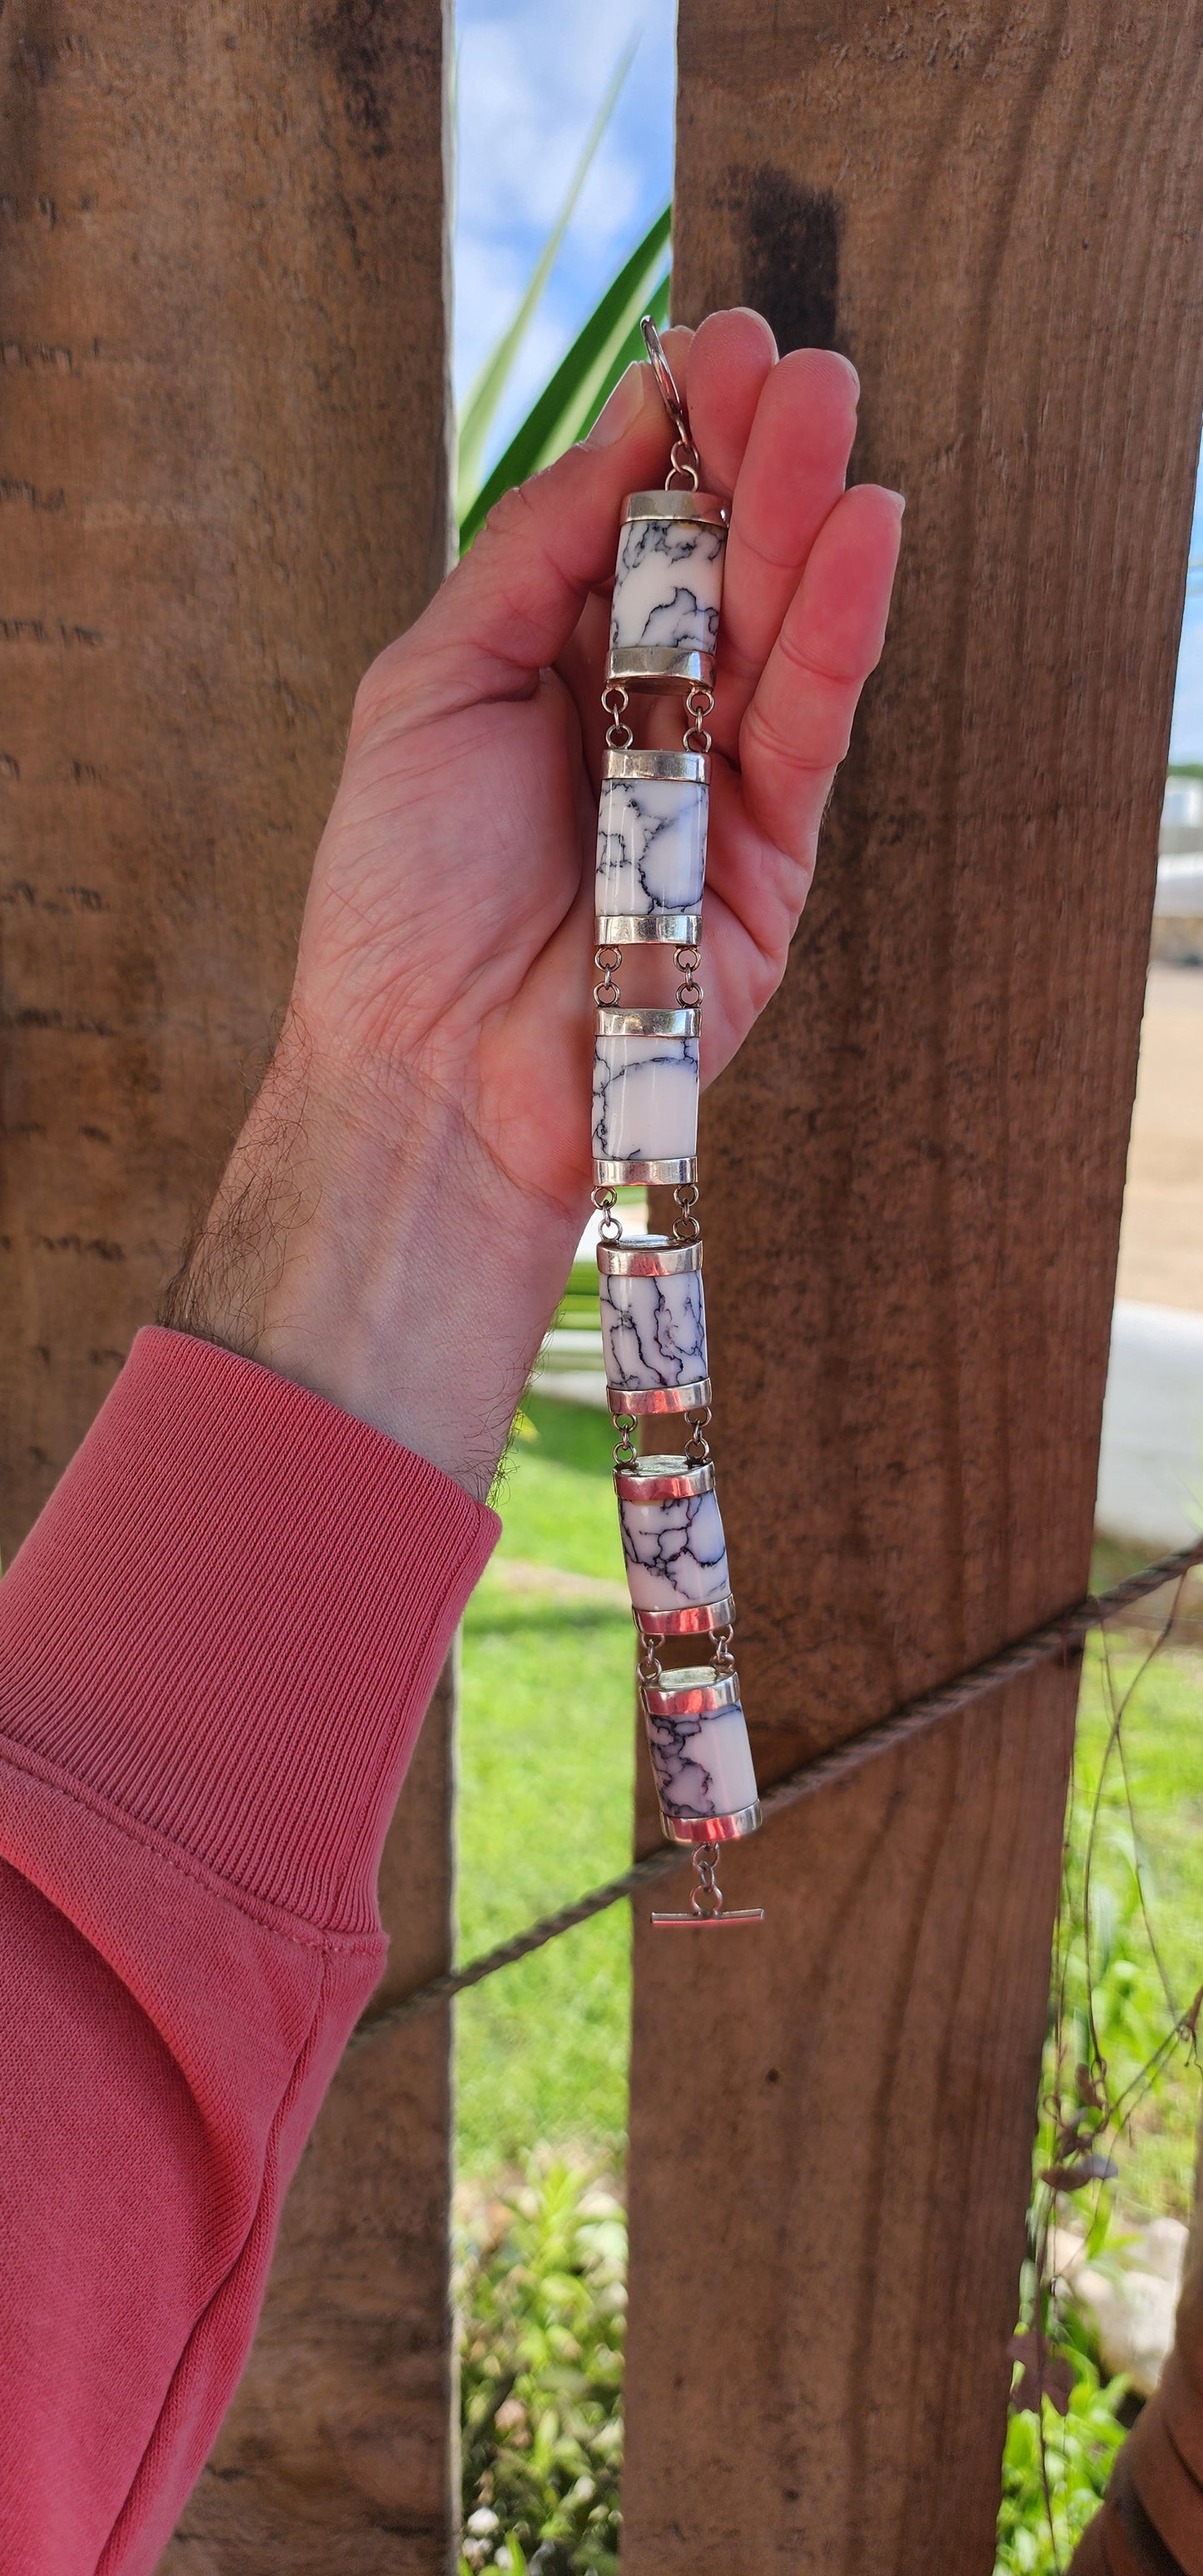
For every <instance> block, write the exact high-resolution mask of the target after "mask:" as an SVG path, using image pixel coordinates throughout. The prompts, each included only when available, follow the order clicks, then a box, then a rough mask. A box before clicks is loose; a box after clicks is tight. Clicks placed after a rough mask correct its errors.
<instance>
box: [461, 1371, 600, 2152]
mask: <svg viewBox="0 0 1203 2576" xmlns="http://www.w3.org/2000/svg"><path fill="white" fill-rule="evenodd" d="M527 1411H528V1415H529V1418H530V1421H531V1424H532V1427H533V1429H534V1431H535V1433H536V1437H535V1439H534V1440H531V1441H526V1440H519V1441H516V1442H515V1444H514V1447H513V1450H512V1452H511V1454H510V1458H509V1460H508V1462H507V1468H506V1474H505V1481H504V1487H503V1490H502V1492H501V1494H500V1497H499V1499H498V1509H499V1510H500V1512H501V1513H502V1516H503V1521H504V1534H503V1537H502V1539H501V1543H500V1546H499V1549H498V1555H499V1557H501V1558H505V1557H517V1558H520V1559H523V1560H524V1561H525V1562H526V1563H528V1564H535V1565H545V1566H550V1567H557V1568H560V1569H563V1570H565V1571H567V1572H569V1573H572V1574H585V1575H593V1576H598V1577H601V1578H603V1579H609V1580H613V1581H615V1582H621V1580H622V1549H621V1546H620V1544H619V1539H618V1533H617V1523H616V1516H615V1511H614V1488H613V1485H612V1483H611V1480H610V1468H611V1454H612V1449H613V1433H612V1431H611V1429H610V1424H609V1421H608V1419H607V1418H606V1416H605V1415H603V1414H600V1413H597V1412H594V1411H591V1410H590V1409H589V1408H587V1407H586V1406H583V1405H567V1404H559V1403H557V1402H555V1401H554V1400H549V1399H547V1398H540V1397H539V1396H533V1397H531V1398H530V1400H529V1403H528V1407H527ZM634 1708H635V1699H634V1640H633V1635H632V1629H631V1622H630V1619H629V1618H628V1616H627V1614H626V1612H625V1611H623V1610H620V1609H614V1610H611V1609H608V1608H605V1607H602V1608H600V1609H599V1608H598V1607H596V1606H595V1604H594V1603H592V1602H578V1601H572V1600H568V1601H561V1600H556V1599H549V1598H548V1597H547V1596H546V1595H542V1596H541V1595H538V1594H536V1595H529V1594H516V1593H514V1592H511V1591H508V1590H507V1589H506V1587H505V1584H504V1582H503V1580H502V1578H501V1575H500V1574H499V1573H497V1572H495V1571H493V1570H492V1569H490V1571H489V1572H488V1573H487V1574H486V1575H485V1578H484V1581H483V1582H482V1583H481V1585H480V1587H479V1589H478V1591H477V1592H476V1593H475V1595H474V1597H473V1599H472V1601H471V1602H470V1603H469V1606H468V1612H467V1616H466V1618H465V1621H464V1644H463V1667H462V1684H461V1705H460V1786H459V1837H460V1842H459V1916H460V1950H461V1955H462V1956H464V1957H470V1956H472V1955H473V1954H474V1953H475V1952H476V1951H479V1950H484V1949H488V1948H489V1947H490V1946H491V1945H492V1944H493V1943H494V1942H496V1941H503V1940H505V1939H506V1937H507V1935H508V1934H509V1933H511V1932H514V1931H516V1930H517V1929H518V1928H519V1927H520V1926H521V1925H522V1924H524V1923H526V1922H528V1921H529V1920H530V1919H531V1918H532V1917H533V1916H535V1915H538V1914H545V1913H549V1912H550V1911H552V1909H553V1908H554V1907H556V1906H557V1905H560V1904H562V1903H563V1902H564V1901H565V1900H566V1899H567V1898H569V1897H572V1896H576V1895H579V1894H581V1893H582V1892H583V1890H584V1889H586V1888H588V1887H591V1886H594V1885H595V1884H596V1883H597V1882H598V1880H600V1879H604V1878H610V1877H613V1876H615V1875H616V1873H617V1872H618V1871H619V1870H621V1869H623V1868H625V1866H626V1864H627V1862H628V1860H629V1859H630V1853H631V1802H632V1783H633V1776H634V1725H635V1716H634ZM630 1990H631V1972H630V1922H629V1912H628V1908H627V1907H626V1906H625V1905H624V1906H615V1907H614V1908H613V1910H612V1911H611V1912H610V1913H608V1914H604V1915H601V1916H599V1917H598V1919H597V1920H596V1921H595V1922H592V1923H586V1924H582V1925H581V1926H580V1927H579V1929H578V1930H577V1931H575V1932H570V1933H566V1934H565V1935H564V1936H563V1937H562V1938H561V1939H560V1940H558V1941H554V1942H551V1943H550V1944H549V1945H548V1947H547V1948H546V1949H544V1950H540V1951H536V1952H535V1953H534V1954H533V1955H532V1956H531V1957H530V1958H528V1959H524V1960H522V1961H521V1962H520V1963H519V1964H518V1966H516V1967H514V1968H507V1969H505V1970H503V1971H502V1973H501V1974H500V1975H499V1976H496V1977H492V1978H490V1979H489V1980H488V1982H487V1983H486V1984H485V1985H483V1986H480V1987H478V1988H476V1989H475V1990H474V1991H473V1992H471V1993H469V1994H468V1995H466V1996H464V1998H463V1999H462V2001H461V2003H460V2004H459V2006H458V2008H457V2054H458V2090H459V2163H460V2171H461V2173H462V2174H464V2175H467V2176H472V2175H479V2174H484V2173H488V2172H489V2171H490V2170H495V2169H496V2168H497V2167H499V2166H506V2165H513V2164H517V2163H518V2162H520V2161H521V2159H522V2158H523V2157H524V2156H525V2155H526V2153H527V2152H528V2151H529V2149H530V2148H531V2147H532V2146H533V2145H535V2144H536V2143H537V2142H545V2141H550V2142H553V2143H561V2142H563V2143H568V2142H572V2141H576V2140H580V2141H584V2142H586V2143H587V2144H588V2145H589V2147H591V2148H593V2149H600V2150H602V2151H604V2153H605V2154H606V2155H607V2156H608V2157H610V2158H612V2159H613V2160H614V2161H615V2162H618V2161H620V2160H621V2156H622V2148H623V2140H624V2137H625V2132H626V2109H627V2035H628V2025H629V2020H630Z"/></svg>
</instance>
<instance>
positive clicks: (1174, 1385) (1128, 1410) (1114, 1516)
mask: <svg viewBox="0 0 1203 2576" xmlns="http://www.w3.org/2000/svg"><path fill="white" fill-rule="evenodd" d="M1095 1519H1096V1522H1097V1525H1098V1527H1099V1529H1100V1530H1102V1531H1103V1533H1104V1535H1105V1536H1106V1537H1108V1538H1122V1539H1136V1540H1139V1541H1141V1542H1142V1543H1143V1545H1145V1546H1146V1547H1148V1548H1150V1549H1152V1550H1153V1551H1154V1552H1155V1553H1156V1552H1158V1551H1161V1550H1168V1549H1169V1548H1172V1547H1185V1546H1186V1544H1187V1541H1188V1540H1189V1539H1192V1538H1194V1537H1195V1536H1196V1535H1197V1533H1198V1531H1199V1529H1200V1528H1201V1527H1203V1315H1192V1314H1190V1313H1189V1312H1188V1311H1187V1310H1186V1309H1185V1308H1182V1307H1178V1306H1138V1305H1135V1304H1133V1303H1132V1302H1131V1301H1130V1300H1128V1299H1126V1298H1123V1297H1121V1298H1119V1299H1117V1301H1116V1307H1115V1315H1114V1318H1113V1321H1112V1326H1111V1361H1110V1365H1109V1367H1108V1371H1107V1394H1106V1398H1105V1401H1104V1404H1103V1441H1102V1448H1101V1451H1100V1454H1099V1491H1098V1502H1097V1505H1096V1508H1095Z"/></svg>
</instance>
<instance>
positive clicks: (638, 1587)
mask: <svg viewBox="0 0 1203 2576" xmlns="http://www.w3.org/2000/svg"><path fill="white" fill-rule="evenodd" d="M618 1524H619V1528H620V1529H621V1531H622V1552H623V1555H624V1557H625V1558H626V1567H627V1583H628V1585H629V1587H630V1594H631V1600H632V1602H633V1603H634V1606H635V1608H636V1610H679V1609H680V1608H681V1607H682V1605H683V1604H684V1603H685V1602H687V1601H722V1600H724V1599H725V1598H726V1596H727V1594H728V1593H729V1591H730V1589H731V1578H730V1575H729V1574H728V1571H727V1544H726V1540H725V1539H724V1537H723V1522H722V1514H721V1513H720V1511H719V1507H718V1503H717V1500H716V1498H715V1496H714V1495H713V1494H712V1493H710V1494H681V1495H675V1496H673V1497H671V1498H670V1499H669V1500H668V1501H666V1502H659V1503H628V1502H624V1501H622V1500H621V1499H620V1500H619V1505H618Z"/></svg>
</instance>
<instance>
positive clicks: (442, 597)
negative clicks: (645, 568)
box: [421, 360, 669, 688]
mask: <svg viewBox="0 0 1203 2576" xmlns="http://www.w3.org/2000/svg"><path fill="white" fill-rule="evenodd" d="M668 446H669V425H668V419H667V416H666V413H665V410H664V406H663V403H662V402H661V400H660V396H659V394H658V393H657V391H656V387H655V384H654V382H653V379H652V371H651V368H650V367H649V366H646V365H644V364H643V363H642V361H640V360H636V361H634V362H633V363H632V365H631V366H629V367H628V368H627V371H626V374H625V375H623V376H620V377H619V380H618V383H617V384H616V385H615V387H614V390H613V392H612V393H611V395H610V397H609V400H608V401H607V402H606V404H605V405H604V407H603V409H602V410H601V412H600V413H599V414H598V417H597V419H596V421H595V422H594V424H593V427H592V429H591V430H590V431H589V434H588V437H587V438H585V439H584V440H583V441H582V443H581V445H580V446H579V447H571V448H569V450H568V452H567V454H566V455H565V456H560V457H558V458H557V459H556V462H555V464H554V465H548V466H545V467H544V469H543V471H542V473H541V474H534V475H532V476H531V478H530V481H529V482H527V483H520V484H518V485H517V486H516V488H515V489H514V490H513V491H511V492H506V493H504V494H503V495H502V498H501V499H500V501H498V502H497V503H496V505H495V507H494V508H493V509H492V510H491V511H490V512H489V516H488V518H487V519H486V521H485V523H484V526H483V528H482V529H481V530H480V532H479V534H478V536H477V537H476V538H475V539H474V541H473V544H472V547H471V549H470V551H469V553H468V554H466V555H465V557H464V560H463V562H462V563H461V564H459V565H457V567H456V570H455V571H454V572H453V573H452V575H451V577H450V579H449V580H448V581H446V582H444V584H443V587H442V589H441V590H440V591H439V592H438V594H437V596H436V598H435V600H434V601H433V602H432V605H431V607H430V609H429V610H428V611H427V614H426V616H425V617H424V618H423V619H422V621H421V623H422V626H423V628H424V629H425V630H426V638H427V641H428V642H432V643H433V642H437V643H438V644H440V645H444V646H446V645H449V644H452V643H455V644H458V645H459V647H460V650H461V651H467V652H469V653H471V654H474V655H476V656H478V657H479V658H480V660H481V661H482V663H484V664H487V665H490V666H492V668H491V670H490V671H489V672H488V673H485V672H482V673H481V674H479V675H478V685H481V684H483V685H487V686H488V685H491V686H492V687H494V688H496V687H498V686H500V687H505V686H506V685H507V684H508V685H512V684H513V680H514V679H515V678H520V679H521V681H522V682H523V683H525V682H526V681H527V680H528V679H529V677H530V675H531V674H532V673H533V672H535V671H538V670H541V669H542V668H543V667H544V665H545V664H547V663H549V662H554V661H555V659H556V656H557V654H558V653H560V652H561V651H562V650H563V647H564V645H565V644H566V643H567V641H568V638H569V636H570V635H571V633H572V630H573V627H574V626H575V625H576V622H577V619H578V617H579V616H580V613H581V610H582V608H583V606H584V604H585V600H586V598H587V596H588V593H589V592H590V590H591V589H593V588H594V586H595V585H596V584H597V583H598V582H603V581H609V580H611V579H612V577H613V573H614V558H615V552H616V549H617V543H618V519H619V514H620V511H621V508H622V504H623V501H624V499H625V498H626V495H627V493H628V492H631V491H645V490H648V489H650V488H651V487H652V486H653V485H655V484H658V483H659V482H661V481H662V480H663V476H664V469H665V463H666V459H667V455H668ZM498 666H501V667H500V668H499V667H498Z"/></svg>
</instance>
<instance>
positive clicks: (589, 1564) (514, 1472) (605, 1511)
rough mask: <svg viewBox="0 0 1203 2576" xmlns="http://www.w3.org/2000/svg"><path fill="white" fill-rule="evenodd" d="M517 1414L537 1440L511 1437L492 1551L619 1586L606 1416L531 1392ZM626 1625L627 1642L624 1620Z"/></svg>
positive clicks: (611, 1445) (497, 1493)
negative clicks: (497, 1536)
mask: <svg viewBox="0 0 1203 2576" xmlns="http://www.w3.org/2000/svg"><path fill="white" fill-rule="evenodd" d="M524 1411H525V1413H526V1416H527V1419H528V1420H529V1422H530V1424H531V1427H532V1429H533V1430H534V1432H535V1434H536V1437H535V1439H534V1440H531V1441H527V1440H522V1439H516V1440H515V1441H514V1442H513V1444H512V1446H511V1448H510V1450H509V1452H508V1455H507V1457H506V1459H505V1461H504V1464H503V1467H502V1470H501V1475H500V1478H499V1482H498V1486H497V1488H496V1490H495V1492H494V1495H493V1502H494V1506H495V1508H496V1510H497V1511H498V1512H500V1514H501V1521H502V1532H501V1539H500V1542H499V1545H498V1550H497V1553H498V1555H499V1556H502V1557H506V1556H517V1557H523V1558H525V1559H526V1561H527V1563H528V1564H531V1565H551V1566H559V1567H561V1568H562V1569H563V1571H564V1572H565V1573H568V1574H593V1575H599V1576H601V1577H602V1578H603V1579H604V1580H607V1581H609V1582H611V1583H621V1582H622V1579H623V1571H622V1544H621V1541H620V1539H619V1536H618V1515H617V1513H616V1511H615V1508H614V1487H613V1484H612V1482H611V1472H612V1469H613V1463H614V1433H613V1431H612V1429H611V1427H610V1417H609V1415H608V1414H605V1413H601V1412H599V1411H596V1410H595V1409H594V1408H593V1407H592V1406H590V1405H585V1404H561V1403H559V1402H558V1401H557V1400H556V1398H555V1397H553V1396H540V1395H538V1394H535V1395H530V1396H528V1397H527V1399H526V1404H525V1407H524ZM625 1626H626V1632H627V1637H628V1639H630V1638H631V1637H632V1634H633V1632H632V1629H631V1623H630V1620H629V1619H628V1620H626V1622H625Z"/></svg>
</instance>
